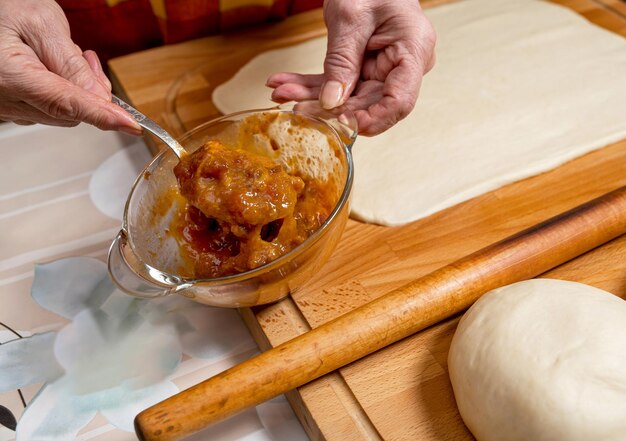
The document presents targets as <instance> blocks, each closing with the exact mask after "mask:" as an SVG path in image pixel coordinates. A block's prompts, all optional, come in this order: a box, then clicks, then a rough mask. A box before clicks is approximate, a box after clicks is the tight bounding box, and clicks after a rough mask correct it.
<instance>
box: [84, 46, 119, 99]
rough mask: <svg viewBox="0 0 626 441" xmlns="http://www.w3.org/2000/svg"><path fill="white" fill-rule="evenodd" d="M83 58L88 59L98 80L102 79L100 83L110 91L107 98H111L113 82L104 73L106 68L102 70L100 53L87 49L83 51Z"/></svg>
mask: <svg viewBox="0 0 626 441" xmlns="http://www.w3.org/2000/svg"><path fill="white" fill-rule="evenodd" d="M83 58H84V59H85V60H86V61H87V64H89V68H90V69H91V71H92V72H93V73H94V74H96V76H97V78H98V80H99V81H100V83H101V84H102V86H104V88H105V90H106V91H107V92H108V93H107V97H106V98H107V99H110V98H111V93H110V92H111V89H112V88H111V82H110V81H109V79H108V78H107V76H106V75H105V74H104V70H102V64H101V63H100V59H99V58H98V55H97V54H96V53H95V52H94V51H91V50H88V51H85V52H83Z"/></svg>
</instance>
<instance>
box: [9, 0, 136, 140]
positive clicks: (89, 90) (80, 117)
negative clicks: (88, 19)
mask: <svg viewBox="0 0 626 441" xmlns="http://www.w3.org/2000/svg"><path fill="white" fill-rule="evenodd" d="M110 101H111V83H110V82H109V80H108V79H107V77H106V76H105V75H104V72H103V71H102V66H101V65H100V61H99V60H98V56H97V55H96V54H95V52H92V51H86V52H84V53H83V52H82V51H81V49H80V48H79V47H78V46H76V45H75V44H74V43H73V42H72V39H71V37H70V28H69V25H68V23H67V19H66V18H65V15H64V14H63V11H62V10H61V8H60V7H59V6H58V5H57V3H56V2H55V1H54V0H1V1H0V120H4V121H14V122H16V123H18V124H32V123H42V124H49V125H53V126H63V127H70V126H75V125H77V124H79V123H80V122H87V123H89V124H93V125H94V126H96V127H99V128H101V129H105V130H122V131H125V132H128V133H132V134H136V135H137V134H140V133H141V128H140V127H139V126H138V125H137V123H136V122H135V121H134V120H133V119H132V118H131V116H130V115H128V114H127V113H126V112H125V111H124V110H122V109H121V108H119V107H118V106H116V105H114V104H112V103H111V102H110Z"/></svg>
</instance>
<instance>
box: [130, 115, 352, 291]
mask: <svg viewBox="0 0 626 441" xmlns="http://www.w3.org/2000/svg"><path fill="white" fill-rule="evenodd" d="M345 111H349V112H350V113H352V112H351V111H350V110H349V109H346V110H343V112H345ZM269 112H271V113H292V114H297V113H296V112H294V109H292V108H288V107H284V105H280V106H276V107H270V108H264V109H249V110H242V111H239V112H233V113H229V114H226V115H223V116H220V117H217V118H214V119H211V120H209V121H207V122H204V123H202V124H200V125H198V126H196V127H194V128H192V129H190V130H189V131H187V132H185V133H184V134H182V135H181V136H180V138H179V141H180V142H181V144H183V143H184V142H185V139H189V138H191V137H193V135H195V134H197V133H198V132H201V131H202V130H203V129H206V128H207V127H209V126H214V125H216V124H218V123H220V122H224V121H226V120H229V119H232V118H234V117H238V116H242V115H246V114H249V115H252V114H257V113H269ZM303 115H304V116H306V117H308V118H311V119H314V120H317V121H318V122H321V123H324V124H325V126H326V127H327V128H328V129H329V130H330V131H331V133H333V135H334V136H335V138H336V140H338V141H339V143H340V145H341V151H342V152H343V154H344V155H345V158H346V162H347V166H348V170H347V175H346V180H345V183H344V185H343V189H342V192H341V195H340V196H339V199H338V200H337V203H336V204H335V207H334V208H333V210H332V211H331V213H330V215H329V216H328V218H326V220H325V221H324V222H323V223H322V225H321V226H320V227H319V228H318V229H317V230H316V231H315V232H314V233H313V234H311V235H310V236H309V237H308V238H307V239H306V240H305V241H304V242H302V243H301V244H300V245H298V246H296V247H295V248H293V249H292V250H290V251H289V252H287V253H286V254H283V255H282V256H280V257H278V258H276V259H274V260H272V261H271V262H268V263H266V264H264V265H261V266H259V267H256V268H253V269H251V270H248V271H244V272H241V273H237V274H231V275H228V276H221V277H214V278H204V279H202V278H201V279H195V278H189V277H183V276H180V275H176V274H171V273H169V272H166V271H163V270H161V269H159V268H156V267H153V266H152V265H150V264H148V263H146V262H144V260H143V259H142V258H141V257H140V256H139V255H138V254H137V252H136V247H135V244H134V242H133V240H132V236H131V234H130V232H129V231H128V230H129V228H128V211H129V209H130V203H131V200H132V199H133V195H134V194H135V190H136V188H137V187H138V185H139V183H140V182H141V181H142V180H143V179H144V175H145V173H146V172H149V171H150V169H151V168H152V167H153V165H155V164H156V163H158V162H159V161H161V160H163V158H164V157H165V156H167V155H173V154H174V153H173V152H172V151H171V150H170V149H164V150H162V151H160V152H159V153H157V154H156V155H155V156H154V158H152V160H151V161H150V162H149V163H148V164H147V165H146V166H145V167H144V169H143V170H142V171H141V172H140V173H139V175H138V177H137V179H136V180H135V182H134V184H133V186H132V188H131V190H130V193H129V194H128V198H127V199H126V204H125V206H124V217H123V221H122V231H123V232H124V234H125V235H126V237H127V240H128V244H129V246H130V248H131V250H132V252H133V254H134V255H135V256H136V257H137V260H138V261H139V262H140V263H141V265H143V266H144V267H145V268H146V269H147V270H148V272H149V273H154V272H157V273H159V278H160V279H161V280H172V281H176V282H177V285H184V286H185V287H186V288H189V287H190V286H192V285H196V284H202V285H204V286H207V285H221V284H228V283H234V282H238V281H242V280H250V279H253V278H254V277H256V276H258V275H260V274H266V273H269V272H271V271H273V270H275V269H277V268H279V267H280V266H282V264H283V263H284V262H285V261H287V260H290V259H292V258H294V257H295V256H298V255H300V254H301V253H303V252H304V251H305V250H307V249H309V248H310V247H311V246H313V245H314V244H315V242H317V241H318V240H319V239H320V238H321V237H322V236H323V235H324V234H325V232H326V231H327V230H328V229H329V227H330V225H331V223H332V222H333V220H334V219H335V218H336V217H337V216H338V214H339V212H340V211H341V210H342V209H343V208H344V206H345V205H346V203H347V202H348V199H349V197H350V193H351V191H352V183H353V178H354V162H353V158H352V152H351V148H352V145H353V144H354V141H355V139H356V136H357V128H356V127H355V128H354V130H353V135H352V136H350V138H349V143H345V142H344V141H343V138H342V136H341V135H340V134H339V133H338V132H337V130H336V129H335V127H333V126H332V125H330V124H328V122H326V121H324V119H322V118H319V117H317V116H315V115H309V114H306V113H303ZM352 116H353V114H352ZM353 119H354V121H356V119H355V118H353Z"/></svg>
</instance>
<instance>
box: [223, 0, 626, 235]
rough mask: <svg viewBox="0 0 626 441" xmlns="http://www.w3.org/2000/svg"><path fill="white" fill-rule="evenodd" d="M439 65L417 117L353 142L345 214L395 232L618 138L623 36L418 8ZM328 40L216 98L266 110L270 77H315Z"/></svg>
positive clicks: (264, 61) (624, 119)
mask: <svg viewBox="0 0 626 441" xmlns="http://www.w3.org/2000/svg"><path fill="white" fill-rule="evenodd" d="M426 14H427V15H428V16H429V18H430V19H431V21H432V22H433V25H434V26H435V29H436V30H437V35H438V38H437V64H436V66H435V68H434V69H433V71H432V72H431V73H429V74H428V75H427V76H426V77H425V79H424V82H423V85H422V90H421V93H420V98H419V100H418V104H417V105H416V107H415V109H414V111H413V112H412V113H411V114H410V115H409V116H408V117H407V118H406V119H405V120H403V121H401V122H400V123H399V124H397V125H396V126H395V127H394V128H392V129H390V130H388V131H387V132H385V133H383V134H382V135H379V136H376V137H373V138H366V137H360V138H358V139H357V141H356V143H355V145H354V148H353V153H354V160H355V169H356V171H355V182H354V194H353V204H352V207H353V208H352V210H353V212H352V214H353V216H354V217H356V218H358V219H362V220H364V221H367V222H374V223H379V224H383V225H400V224H403V223H406V222H410V221H413V220H416V219H419V218H422V217H425V216H428V215H430V214H432V213H434V212H437V211H439V210H442V209H444V208H447V207H450V206H452V205H454V204H457V203H459V202H462V201H465V200H468V199H470V198H472V197H474V196H478V195H480V194H482V193H485V192H488V191H490V190H493V189H496V188H498V187H501V186H503V185H506V184H508V183H511V182H514V181H516V180H520V179H523V178H526V177H528V176H531V175H534V174H538V173H541V172H543V171H546V170H549V169H551V168H554V167H556V166H558V165H560V164H562V163H564V162H566V161H568V160H571V159H573V158H575V157H577V156H580V155H583V154H584V153H587V152H590V151H592V150H594V149H597V148H600V147H603V146H606V145H607V144H610V143H612V142H616V141H619V140H621V139H624V138H626V39H624V38H622V37H620V36H618V35H616V34H614V33H611V32H609V31H606V30H604V29H602V28H600V27H597V26H595V25H593V24H591V23H589V22H588V21H586V20H585V19H584V18H582V17H581V16H579V15H577V14H576V13H574V12H572V11H571V10H569V9H567V8H565V7H562V6H558V5H555V4H551V3H548V2H544V1H541V0H462V1H459V2H456V3H452V4H449V5H444V6H439V7H436V8H432V9H427V10H426ZM325 48H326V41H325V39H324V38H321V39H315V40H311V41H308V42H305V43H303V44H299V45H297V46H292V47H289V48H285V49H279V50H273V51H269V52H265V53H263V54H260V55H258V56H257V57H256V58H254V59H253V60H251V61H250V62H249V63H248V64H247V65H246V66H244V67H243V68H242V69H241V70H240V71H239V72H238V73H237V74H236V75H235V76H234V77H233V78H232V79H231V80H229V81H228V82H227V83H224V84H223V85H221V86H220V87H218V88H217V89H216V90H215V92H214V95H213V99H214V102H215V104H216V105H217V107H218V108H219V109H220V110H221V111H222V112H224V113H229V112H233V111H237V110H242V109H248V108H260V107H267V106H268V105H269V104H270V101H269V96H270V91H269V90H268V89H267V88H265V87H264V84H265V80H266V79H267V77H268V76H269V75H270V74H271V73H273V72H276V71H294V72H301V73H319V72H321V71H322V65H323V59H324V53H325Z"/></svg>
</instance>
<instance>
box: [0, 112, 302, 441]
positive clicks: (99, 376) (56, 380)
mask: <svg viewBox="0 0 626 441" xmlns="http://www.w3.org/2000/svg"><path fill="white" fill-rule="evenodd" d="M0 155H1V156H0V157H2V165H1V166H0V167H1V169H2V173H0V441H7V440H12V439H18V440H25V441H38V440H47V441H52V440H72V439H79V440H107V441H118V440H133V439H136V437H135V435H134V433H133V432H132V421H133V418H134V416H135V415H136V414H137V413H138V412H139V411H140V410H141V409H143V408H145V407H147V406H149V405H151V404H153V403H156V402H158V401H160V400H162V399H164V398H166V397H168V396H170V395H172V394H174V393H176V392H177V391H179V390H182V389H184V388H187V387H189V386H191V385H193V384H195V383H197V382H199V381H202V380H203V379H205V378H208V377H210V376H212V375H214V374H216V373H218V372H220V371H222V370H224V369H226V368H228V367H229V366H231V365H233V364H235V363H237V362H240V361H243V360H245V359H246V358H249V357H251V356H253V355H255V354H256V353H257V348H256V345H255V343H254V341H253V340H252V338H251V337H250V336H249V334H248V331H247V329H246V328H245V326H244V325H243V323H242V321H241V319H240V317H239V315H238V314H237V312H236V311H234V310H227V309H217V308H211V307H206V306H203V305H199V304H197V303H193V302H191V301H189V300H187V299H184V298H164V299H159V300H141V299H136V298H132V297H129V296H127V295H125V294H123V293H121V292H120V291H118V290H117V289H116V288H115V286H114V285H113V284H112V282H111V281H110V280H109V278H108V276H107V270H106V265H105V263H104V261H105V259H106V253H107V250H108V246H109V244H110V242H111V240H112V239H113V237H114V236H115V234H116V233H117V231H118V230H119V228H120V225H121V217H122V210H123V205H124V202H125V199H126V196H127V194H128V191H129V190H130V187H131V185H132V183H133V181H134V179H135V177H136V176H137V175H138V173H139V171H140V170H141V169H142V168H143V166H144V165H145V163H146V162H147V161H149V159H150V155H149V153H148V150H147V148H146V147H145V145H144V144H143V141H142V140H140V139H136V138H132V137H128V136H125V135H122V134H118V133H111V132H101V131H99V130H97V129H95V128H92V127H90V126H85V125H81V126H79V127H76V128H73V129H58V128H51V127H45V126H39V125H35V126H30V127H21V126H15V125H12V124H0ZM190 439H192V440H246V441H252V440H254V441H256V440H263V441H265V440H289V441H297V440H305V439H307V438H306V435H305V434H304V432H303V430H302V428H301V427H300V425H299V423H298V422H297V420H296V419H295V417H294V415H293V412H292V411H291V409H290V408H289V406H288V404H287V402H286V400H285V399H284V398H283V397H280V398H277V399H275V400H272V401H270V402H267V403H264V404H262V405H260V406H258V407H257V408H256V409H250V410H248V411H246V412H243V413H241V414H239V415H237V416H235V417H233V418H230V419H229V420H226V421H224V422H223V423H220V424H218V425H216V426H213V427H211V428H209V429H207V430H205V431H203V432H201V433H199V434H197V435H195V436H193V437H191V438H190Z"/></svg>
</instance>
